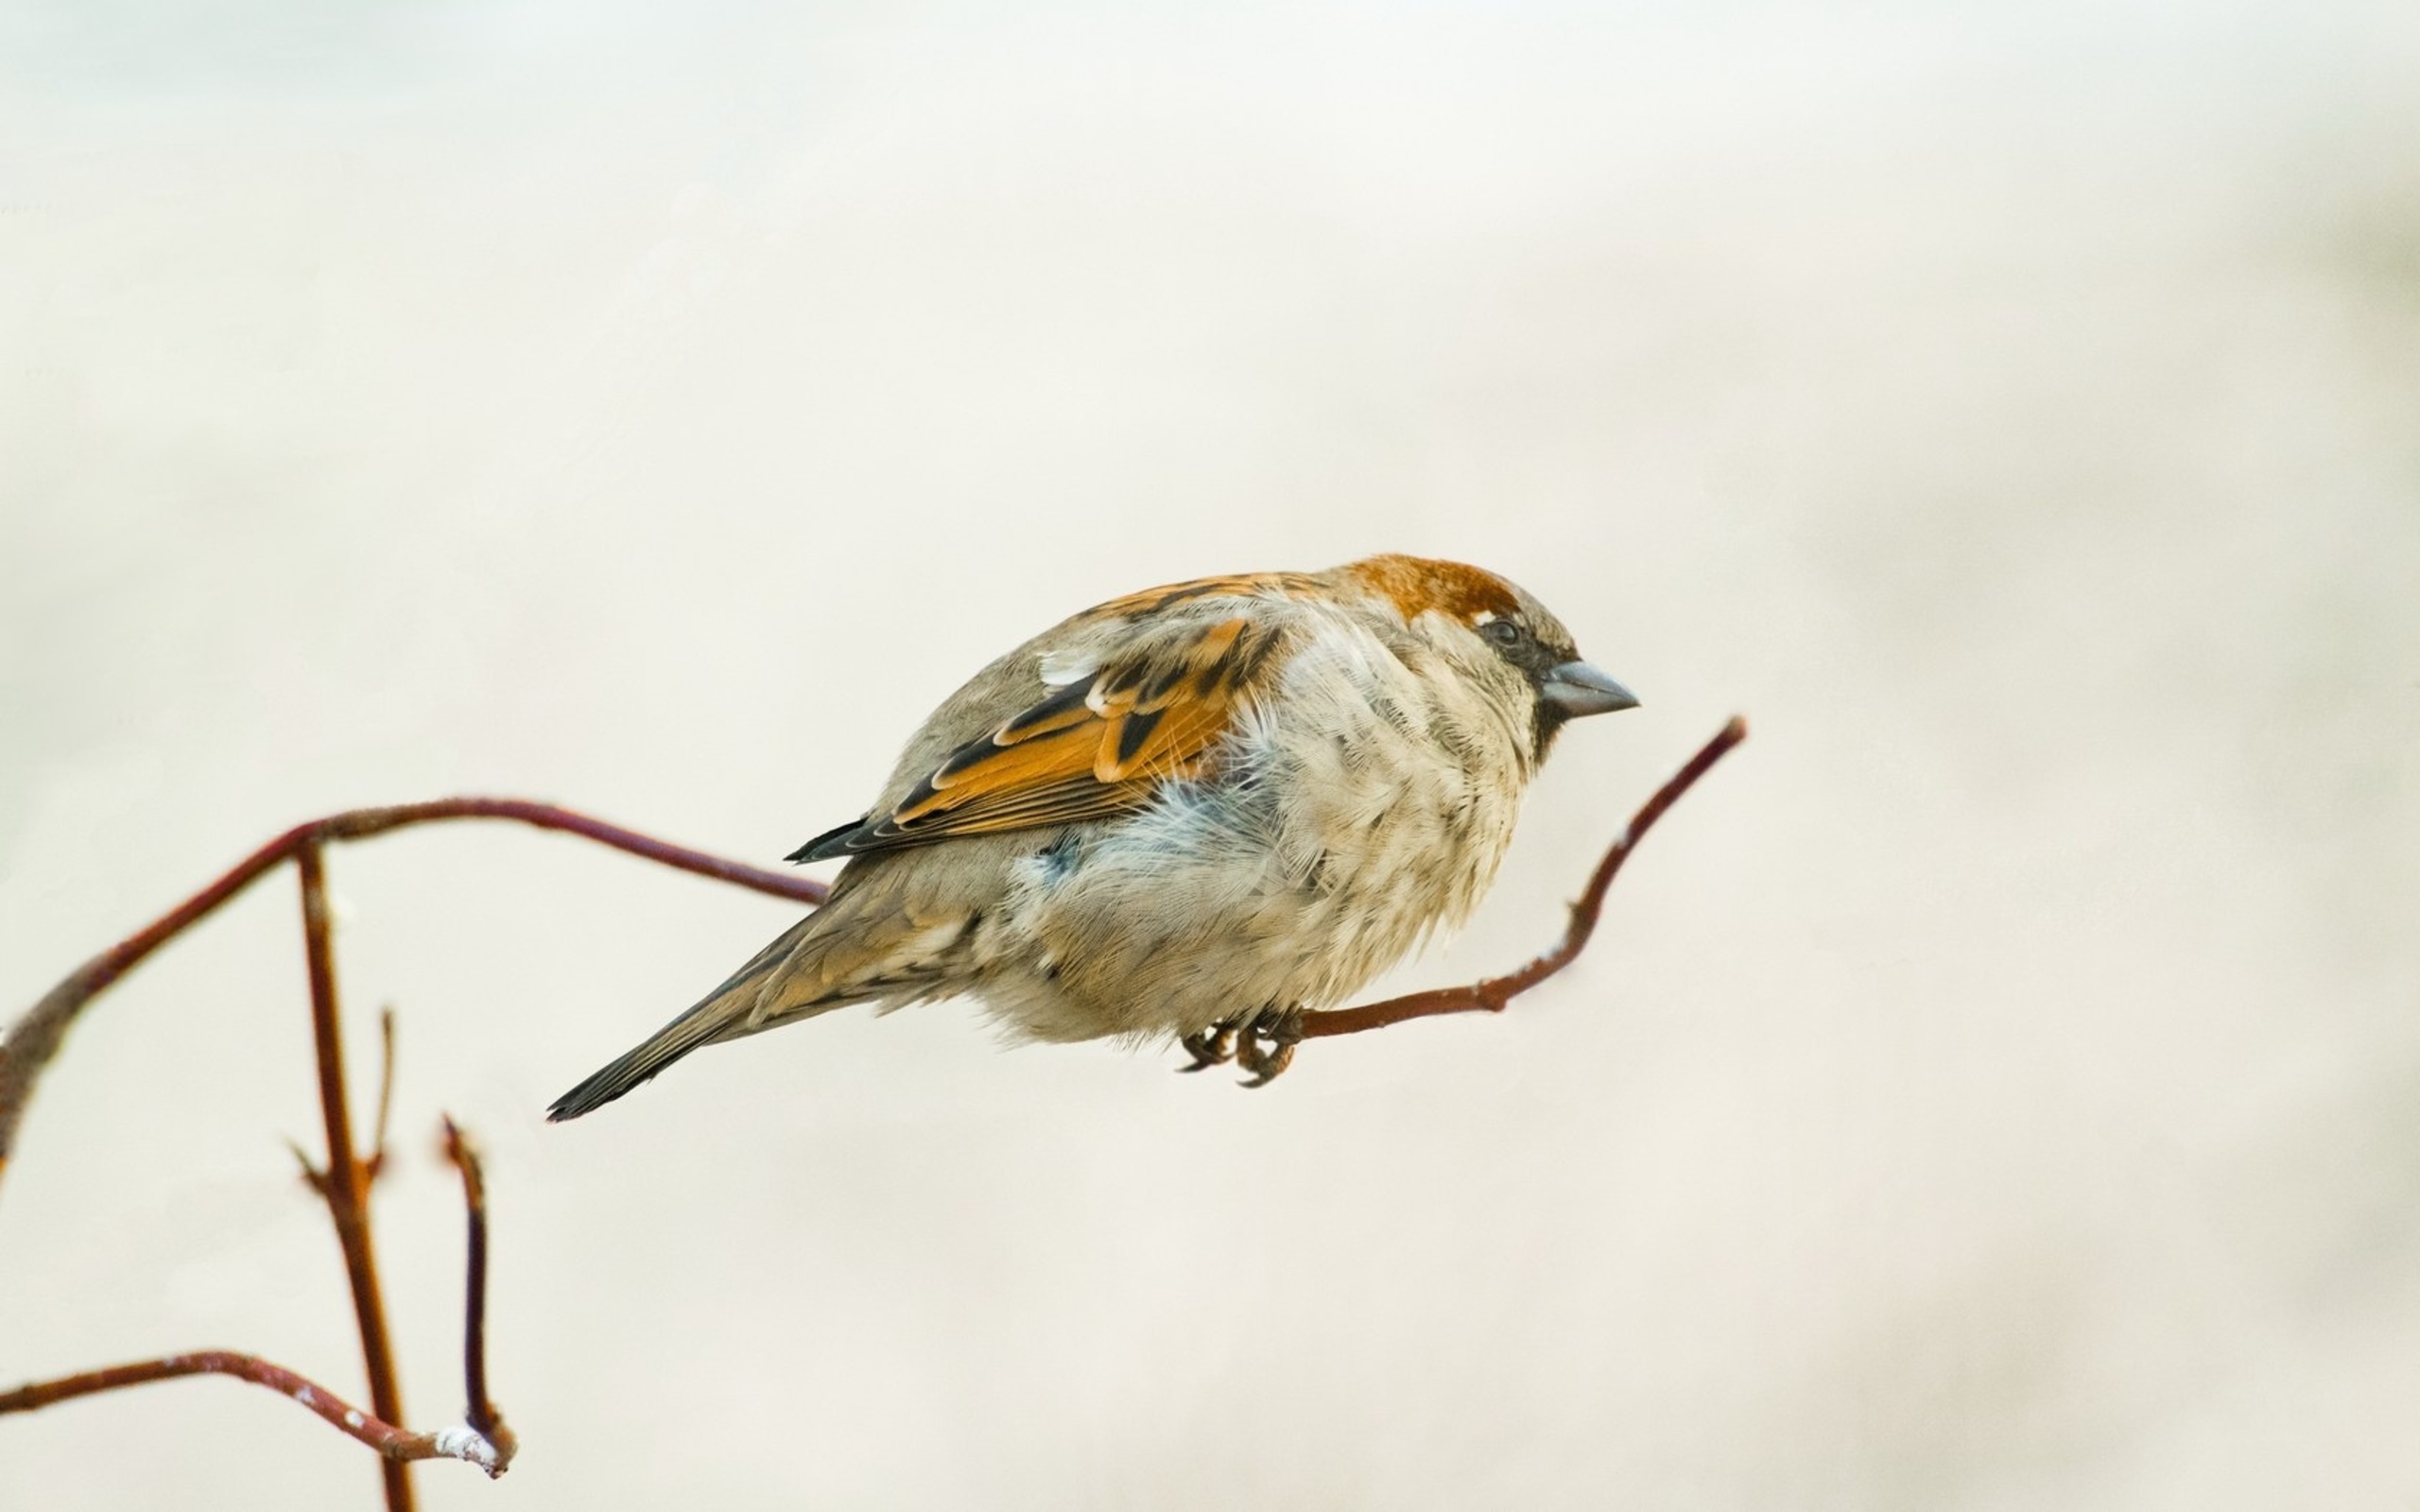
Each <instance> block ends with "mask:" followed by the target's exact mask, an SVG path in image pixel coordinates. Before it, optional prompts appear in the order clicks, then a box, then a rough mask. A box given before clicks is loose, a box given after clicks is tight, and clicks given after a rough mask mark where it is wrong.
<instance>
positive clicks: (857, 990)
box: [546, 888, 963, 1124]
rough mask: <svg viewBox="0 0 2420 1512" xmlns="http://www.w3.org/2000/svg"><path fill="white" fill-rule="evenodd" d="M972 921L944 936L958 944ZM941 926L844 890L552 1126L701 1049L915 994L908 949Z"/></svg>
mask: <svg viewBox="0 0 2420 1512" xmlns="http://www.w3.org/2000/svg"><path fill="white" fill-rule="evenodd" d="M962 928H963V921H962V920H961V921H959V922H958V923H955V924H951V925H948V926H946V927H944V928H942V930H941V933H942V934H943V935H946V936H948V938H950V939H955V938H956V937H957V936H958V934H959V932H960V931H961V930H962ZM934 935H935V926H934V925H933V924H932V923H930V922H929V921H925V922H920V921H918V920H916V919H912V918H910V917H909V916H908V915H907V914H906V913H905V912H903V911H901V910H900V909H898V908H897V907H896V901H895V900H893V899H890V898H889V897H888V896H887V895H885V894H882V893H881V892H880V891H879V890H878V889H874V890H868V889H864V888H859V889H855V890H851V889H845V888H844V889H843V890H842V891H840V892H838V893H835V894H834V895H833V897H832V899H831V901H830V902H827V903H826V904H825V905H824V906H823V907H822V908H821V909H819V910H817V911H816V912H814V913H812V914H809V915H807V916H806V917H805V918H804V919H800V920H799V921H798V922H797V923H796V924H793V925H791V926H790V928H789V929H788V930H787V931H786V932H784V934H783V935H782V936H781V937H780V938H779V939H776V940H775V941H773V942H772V943H771V944H770V945H768V946H766V947H765V948H764V949H763V950H761V951H758V952H757V953H756V954H755V957H754V958H753V959H752V960H751V961H749V963H748V964H747V965H745V966H743V967H741V968H740V969H739V970H738V971H735V972H733V973H732V976H731V979H730V980H729V981H727V982H725V983H723V985H722V986H720V987H718V988H715V989H714V990H713V991H712V992H709V993H707V994H706V996H705V997H704V999H703V1000H702V1001H700V1003H699V1004H698V1005H697V1006H695V1007H693V1008H691V1009H690V1010H689V1011H688V1012H686V1013H683V1015H681V1016H680V1017H679V1018H677V1019H675V1020H673V1021H672V1022H670V1023H667V1024H666V1025H665V1026H664V1027H663V1028H661V1029H658V1030H657V1031H656V1032H655V1033H654V1034H652V1035H650V1036H648V1039H647V1040H645V1041H644V1042H642V1043H641V1044H640V1045H639V1046H638V1047H637V1048H636V1049H633V1050H631V1052H630V1053H629V1054H628V1055H625V1056H623V1057H620V1058H619V1059H617V1060H615V1061H614V1062H613V1063H612V1064H611V1065H608V1066H606V1067H605V1068H604V1069H603V1070H601V1071H599V1072H597V1073H596V1074H595V1075H593V1076H591V1077H589V1078H588V1079H587V1080H586V1081H584V1082H581V1083H580V1084H579V1086H577V1087H575V1088H573V1089H572V1090H571V1091H567V1092H565V1093H563V1094H562V1096H561V1097H558V1098H556V1099H555V1101H554V1105H553V1106H552V1107H550V1108H547V1109H546V1117H547V1119H548V1121H549V1122H552V1123H557V1124H560V1123H562V1122H563V1121H564V1120H566V1119H573V1118H578V1117H579V1116H580V1115H581V1114H583V1113H593V1112H595V1111H596V1109H597V1108H602V1107H604V1106H605V1105H606V1104H607V1103H610V1102H612V1101H613V1100H614V1099H615V1098H616V1097H619V1096H621V1095H622V1094H623V1093H625V1092H627V1091H630V1090H631V1088H633V1087H636V1086H637V1085H639V1083H641V1082H643V1081H646V1080H647V1079H648V1078H649V1077H651V1076H653V1075H654V1074H656V1073H658V1072H660V1071H662V1070H663V1069H664V1068H665V1067H666V1066H669V1065H670V1064H672V1063H673V1062H674V1061H676V1060H678V1059H680V1058H681V1057H683V1056H685V1055H687V1054H688V1053H689V1052H690V1051H692V1050H695V1049H697V1048H699V1047H700V1045H710V1044H713V1043H715V1042H716V1041H717V1040H736V1039H738V1038H739V1037H740V1036H742V1035H750V1034H754V1033H756V1032H757V1031H759V1030H762V1029H770V1028H772V1027H774V1026H775V1025H776V1024H782V1023H787V1022H792V1021H794V1020H797V1019H804V1018H808V1017H811V1016H813V1015H815V1014H818V1013H825V1012H829V1011H830V1010H831V1009H834V1008H838V1007H842V1006H845V1005H848V1004H852V1003H865V1002H871V1001H881V1000H884V999H886V998H895V997H902V996H908V995H913V994H912V993H911V992H908V991H907V990H905V989H907V988H908V987H909V986H910V984H911V983H912V982H913V981H914V979H915V976H916V964H915V963H916V961H917V960H919V959H921V957H919V956H911V957H910V959H909V960H908V961H902V960H900V959H899V958H898V957H899V954H900V952H901V950H902V948H903V946H909V945H920V944H921V945H925V947H926V950H925V954H929V942H930V941H931V939H932V937H933V936H934Z"/></svg>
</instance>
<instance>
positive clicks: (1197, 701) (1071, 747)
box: [798, 595, 1277, 860]
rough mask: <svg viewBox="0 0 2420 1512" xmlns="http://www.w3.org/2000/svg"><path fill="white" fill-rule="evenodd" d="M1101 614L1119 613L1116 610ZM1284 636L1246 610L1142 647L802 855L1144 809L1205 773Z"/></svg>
mask: <svg viewBox="0 0 2420 1512" xmlns="http://www.w3.org/2000/svg"><path fill="white" fill-rule="evenodd" d="M1136 596H1137V598H1141V597H1143V596H1144V595H1136ZM1120 602H1121V603H1123V602H1126V601H1120ZM1103 610H1105V611H1109V612H1116V611H1117V606H1115V605H1104V606H1103ZM1276 642H1277V631H1276V630H1274V629H1273V628H1271V627H1269V626H1266V625H1255V624H1253V622H1252V621H1251V620H1249V619H1245V618H1240V617H1238V618H1236V619H1230V620H1221V621H1218V622H1216V623H1211V624H1205V625H1201V626H1197V627H1189V628H1188V629H1187V631H1186V632H1185V633H1184V634H1183V635H1179V636H1167V637H1162V638H1160V639H1157V640H1155V641H1152V642H1150V643H1148V644H1144V645H1141V646H1138V647H1136V648H1135V649H1134V651H1133V652H1132V653H1131V654H1130V655H1128V656H1127V657H1125V658H1123V659H1121V660H1119V661H1117V662H1112V663H1110V664H1108V665H1105V666H1103V667H1101V668H1100V669H1099V670H1098V671H1097V672H1095V673H1094V674H1093V675H1092V676H1091V677H1089V678H1087V679H1083V680H1081V681H1080V682H1076V683H1072V684H1070V685H1068V686H1066V687H1064V688H1060V689H1056V690H1054V691H1053V692H1052V693H1051V694H1050V695H1049V696H1047V697H1046V698H1043V699H1042V700H1040V701H1039V702H1037V703H1035V704H1034V705H1032V706H1031V707H1030V708H1029V709H1027V710H1026V711H1025V712H1023V713H1019V714H1018V715H1017V716H1016V717H1015V718H1013V719H1011V720H1009V721H1008V722H1007V723H1006V724H1004V725H1002V726H1000V728H999V729H997V730H994V731H993V732H992V733H991V734H989V735H987V736H985V737H984V738H982V739H980V740H975V741H970V742H968V743H967V744H966V745H963V746H961V747H959V748H958V749H956V750H954V751H952V752H951V753H950V754H949V756H948V758H947V759H945V760H944V761H943V762H942V764H941V765H940V766H939V767H938V768H936V769H935V770H934V772H933V774H932V775H931V776H929V777H927V778H925V780H924V781H923V782H919V783H917V784H916V786H915V788H914V790H913V791H911V792H910V793H908V796H907V798H906V799H902V800H901V802H900V803H899V806H898V807H897V808H895V809H893V810H891V812H890V813H889V814H886V815H881V816H871V815H870V816H867V817H866V819H865V820H863V821H862V822H860V823H858V824H856V825H853V826H850V827H848V828H846V829H844V830H841V831H838V832H836V833H832V834H830V835H827V836H823V837H822V838H821V839H819V840H817V841H815V842H814V843H812V844H811V845H809V846H808V847H807V848H805V849H804V851H801V852H800V854H799V857H798V859H802V860H821V859H823V858H824V857H827V856H837V855H855V854H863V853H865V852H868V851H897V850H904V849H906V848H908V847H910V846H921V845H930V844H932V843H933V842H935V841H937V840H945V839H948V838H950V837H952V836H954V835H961V834H992V833H1001V832H1004V831H1010V830H1028V829H1035V828H1039V827H1042V826H1046V825H1054V824H1068V823H1072V822H1074V821H1077V820H1080V819H1092V818H1101V817H1104V816H1109V815H1113V814H1118V813H1123V812H1125V811H1128V810H1131V809H1136V808H1140V807H1142V806H1143V805H1144V804H1145V803H1148V802H1150V799H1151V795H1152V794H1153V793H1154V792H1155V791H1156V790H1157V788H1158V786H1159V784H1160V783H1161V782H1165V781H1167V780H1168V779H1170V778H1198V777H1202V776H1206V775H1207V774H1208V766H1209V764H1210V761H1211V758H1212V756H1213V755H1214V753H1215V751H1216V748H1217V747H1218V744H1219V740H1220V738H1221V737H1222V736H1224V735H1225V734H1226V732H1227V730H1228V729H1229V727H1230V726H1231V725H1232V724H1233V723H1234V720H1235V717H1236V713H1238V711H1239V710H1240V708H1241V706H1242V702H1243V699H1244V697H1245V696H1246V695H1247V694H1248V692H1249V690H1250V688H1251V686H1252V683H1253V674H1254V673H1255V672H1256V671H1257V670H1258V668H1259V667H1260V665H1261V663H1262V662H1264V661H1266V660H1267V658H1268V656H1269V653H1270V652H1271V650H1272V649H1274V648H1275V645H1276Z"/></svg>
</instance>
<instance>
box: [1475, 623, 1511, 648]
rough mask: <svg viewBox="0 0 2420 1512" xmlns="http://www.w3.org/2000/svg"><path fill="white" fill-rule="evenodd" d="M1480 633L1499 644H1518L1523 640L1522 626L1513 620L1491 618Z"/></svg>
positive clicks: (1481, 628)
mask: <svg viewBox="0 0 2420 1512" xmlns="http://www.w3.org/2000/svg"><path fill="white" fill-rule="evenodd" d="M1480 633H1481V634H1483V635H1485V636H1486V637H1487V638H1488V639H1489V640H1491V641H1494V642H1495V644H1498V645H1517V644H1520V640H1521V627H1519V626H1518V625H1515V624H1513V622H1512V621H1511V620H1490V621H1488V622H1487V624H1486V625H1484V626H1482V627H1480Z"/></svg>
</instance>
